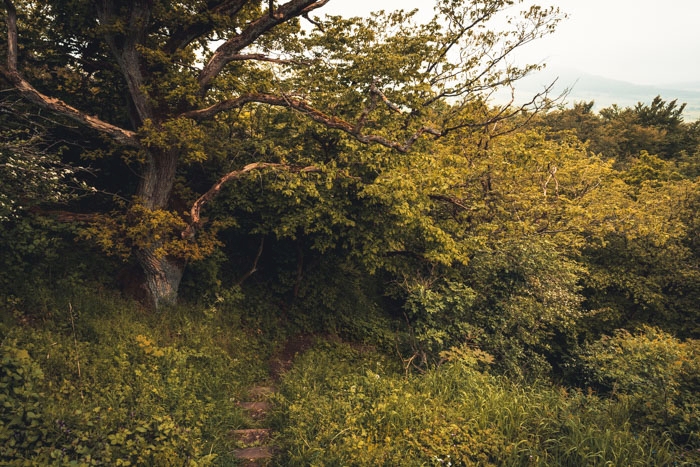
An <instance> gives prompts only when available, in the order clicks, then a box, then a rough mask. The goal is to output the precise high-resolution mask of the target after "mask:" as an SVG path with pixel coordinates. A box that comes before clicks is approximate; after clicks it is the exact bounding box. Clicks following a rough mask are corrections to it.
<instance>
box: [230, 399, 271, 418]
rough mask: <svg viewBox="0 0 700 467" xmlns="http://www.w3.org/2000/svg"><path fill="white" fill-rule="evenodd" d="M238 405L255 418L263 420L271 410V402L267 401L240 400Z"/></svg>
mask: <svg viewBox="0 0 700 467" xmlns="http://www.w3.org/2000/svg"><path fill="white" fill-rule="evenodd" d="M236 405H237V406H238V407H240V408H241V409H243V410H244V411H246V412H247V413H248V415H250V417H251V418H252V419H253V420H261V419H263V418H265V415H267V413H268V412H269V411H270V403H269V402H267V401H255V402H238V403H237V404H236Z"/></svg>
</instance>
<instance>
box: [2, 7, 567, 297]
mask: <svg viewBox="0 0 700 467" xmlns="http://www.w3.org/2000/svg"><path fill="white" fill-rule="evenodd" d="M328 1H329V0H288V1H286V2H276V1H274V0H269V1H261V0H183V1H172V0H124V1H122V0H119V1H117V0H98V1H88V0H47V1H42V2H33V1H25V0H17V1H14V2H13V1H12V0H4V5H5V22H6V26H7V35H6V50H7V52H6V61H5V65H4V66H2V67H0V76H2V78H3V79H4V80H5V81H6V82H7V83H9V85H10V87H11V88H12V90H13V92H14V93H16V94H18V95H20V96H22V97H23V98H24V99H25V100H26V101H29V102H30V103H31V104H32V105H34V106H36V107H38V108H43V109H47V110H49V111H51V112H52V113H53V114H54V115H55V116H56V118H58V119H63V121H66V120H70V121H77V122H79V123H80V124H81V125H82V126H83V127H84V128H85V129H86V131H88V132H90V133H91V134H98V135H102V137H106V139H107V140H108V141H109V142H110V143H109V144H110V145H111V146H109V147H108V146H105V148H106V149H104V150H102V151H100V152H99V154H101V155H102V156H103V157H109V156H110V155H111V156H112V157H115V158H121V159H122V160H124V161H127V163H129V164H131V166H132V168H133V169H134V172H135V174H134V179H133V180H132V181H124V182H123V185H124V187H128V186H129V185H132V186H133V187H134V188H133V190H132V191H131V192H129V190H128V188H124V192H123V193H124V194H126V195H128V196H129V205H128V206H125V207H124V210H125V211H126V214H125V215H124V217H123V222H125V223H129V228H124V229H122V230H121V231H120V232H121V233H122V234H123V235H129V234H131V235H132V238H131V242H130V243H129V246H130V248H131V249H132V250H133V252H134V254H135V256H136V258H137V260H138V262H139V264H140V265H141V267H142V268H143V271H144V277H145V280H144V281H145V284H144V285H145V291H146V293H147V295H148V298H149V301H150V302H151V304H152V305H154V306H158V305H159V304H160V303H165V302H171V301H173V300H175V299H176V297H177V292H178V287H179V283H180V279H181V277H182V274H183V270H184V266H185V263H186V260H187V259H188V258H189V257H194V256H198V255H199V256H201V254H202V251H201V250H206V248H204V247H202V248H200V250H199V251H198V253H196V254H195V253H192V251H193V248H194V249H195V250H196V248H195V247H191V245H197V243H198V242H201V241H202V240H201V239H202V235H203V233H204V232H205V222H204V218H203V216H202V215H201V214H202V210H203V209H204V208H205V207H206V205H207V204H208V203H211V201H212V200H213V199H214V198H215V197H216V196H217V195H218V194H219V193H220V191H221V190H222V187H223V186H224V185H225V184H227V183H228V182H230V181H232V180H236V179H239V178H241V177H243V176H244V175H245V174H247V173H250V172H254V171H261V170H274V171H288V172H295V173H309V172H317V171H322V170H329V169H328V166H330V165H332V164H329V161H328V160H327V157H328V155H327V154H325V155H324V156H323V157H320V156H319V157H316V158H315V157H314V156H313V154H311V155H309V154H305V155H304V157H301V156H298V157H297V156H294V155H293V153H294V151H293V150H289V151H288V153H289V157H286V156H285V157H282V156H280V155H279V154H276V153H275V151H270V150H265V149H264V148H263V149H260V148H251V147H250V146H246V145H245V144H241V139H246V138H249V137H251V136H250V133H246V132H245V131H237V130H236V129H237V128H238V129H240V127H244V126H247V125H248V126H249V123H250V119H251V118H252V117H251V114H252V113H254V112H258V111H259V110H260V109H264V108H267V109H273V110H274V112H275V113H274V114H272V113H270V114H269V115H271V116H272V117H270V122H273V121H277V122H278V123H279V122H280V121H282V123H279V124H278V130H279V131H278V133H279V134H278V137H279V138H281V139H284V138H285V135H284V129H285V128H289V127H290V125H289V122H287V123H285V122H284V121H283V120H284V118H287V120H288V121H289V119H292V116H293V115H299V116H303V117H304V119H305V120H306V121H307V122H310V123H311V124H312V125H316V126H317V127H319V128H325V129H326V130H324V131H327V132H331V133H335V134H336V136H334V137H338V136H337V135H341V136H342V138H345V139H347V140H349V141H355V142H356V143H359V144H362V145H366V146H372V147H383V148H386V149H387V150H390V151H394V152H396V153H407V152H409V151H411V150H412V147H414V146H415V145H416V143H417V142H420V141H424V140H425V139H426V138H438V137H442V136H445V135H447V134H449V133H450V132H452V131H454V130H456V129H460V128H490V129H491V130H493V125H494V124H496V123H497V122H499V121H501V120H503V119H506V118H509V117H511V116H514V115H517V114H519V113H520V111H521V110H523V107H527V108H533V107H534V108H537V107H538V106H540V105H542V103H543V101H544V99H543V96H542V95H538V96H536V97H535V98H534V99H533V100H532V101H531V102H529V103H527V104H525V105H524V106H522V107H520V108H513V107H510V106H504V107H502V108H496V109H488V107H486V106H484V102H485V99H487V98H488V96H489V95H490V94H491V93H493V92H494V91H495V90H497V89H499V88H501V87H508V86H512V83H513V82H514V81H515V80H517V79H519V78H521V77H522V76H524V75H525V74H526V73H528V72H529V71H531V70H532V69H533V68H534V67H533V66H524V67H517V66H513V65H512V64H511V63H509V60H508V57H509V56H510V55H511V52H512V51H513V50H514V49H516V48H518V47H520V46H522V45H523V44H526V43H528V42H530V41H532V40H534V39H535V38H537V37H539V36H541V35H543V34H546V33H549V32H551V31H552V29H553V27H554V25H555V24H556V22H557V21H558V18H559V15H558V12H557V11H556V10H554V9H542V8H539V7H532V8H530V9H528V10H526V11H523V12H519V14H518V15H516V16H515V17H513V18H511V21H508V22H507V24H509V25H510V26H509V27H510V28H511V29H508V30H504V31H500V32H499V31H495V30H493V29H492V28H489V25H490V24H492V23H491V22H492V20H493V19H494V18H495V17H496V16H498V15H504V14H507V13H508V9H509V8H510V7H511V6H512V5H513V4H514V3H520V2H515V1H513V0H483V1H476V0H472V1H458V0H439V1H438V2H437V4H436V10H435V11H436V15H435V18H434V19H433V20H432V21H430V22H429V23H427V24H422V25H419V24H415V23H414V21H413V19H412V18H413V14H412V13H404V12H397V13H392V14H381V15H374V16H372V17H370V18H368V19H359V18H353V19H343V18H339V17H330V18H327V19H319V18H318V17H315V18H311V17H310V14H312V13H316V10H318V9H319V8H321V7H323V6H324V5H325V4H327V3H328ZM503 24H506V22H505V21H504V22H503ZM484 109H488V111H485V110H484ZM285 112H291V113H285ZM284 115H287V117H284ZM280 119H281V120H280ZM271 124H272V123H271ZM222 128H228V129H229V130H230V131H229V133H228V137H225V136H222ZM289 137H290V138H291V136H289ZM323 137H324V138H326V137H327V133H326V134H325V135H324V136H323ZM271 146H274V144H272V145H271ZM303 150H304V148H300V149H299V151H303ZM237 151H239V152H240V151H243V152H246V157H245V158H236V157H235V154H236V153H237ZM93 156H94V154H93ZM213 158H218V159H219V160H221V159H226V158H228V160H229V163H228V165H227V164H219V166H218V168H217V173H218V175H217V176H216V178H215V180H214V183H213V184H212V185H211V186H206V185H205V184H204V183H203V182H202V177H201V173H197V172H196V171H194V172H193V171H188V170H187V168H188V167H190V166H191V164H193V163H194V162H196V163H200V164H202V165H206V162H207V161H208V160H211V159H213ZM237 164H240V165H237ZM223 167H227V170H221V168H223ZM346 169H347V167H346ZM110 173H111V172H109V171H107V172H105V174H106V175H105V176H106V177H109V176H110ZM345 173H347V175H349V176H352V174H351V173H349V172H348V171H347V170H345ZM197 175H199V177H198V176H197ZM209 175H211V174H209ZM205 178H206V177H205ZM110 183H111V184H112V185H115V180H110ZM183 193H184V194H183ZM118 228H119V226H116V227H115V229H117V230H118ZM188 245H189V246H188Z"/></svg>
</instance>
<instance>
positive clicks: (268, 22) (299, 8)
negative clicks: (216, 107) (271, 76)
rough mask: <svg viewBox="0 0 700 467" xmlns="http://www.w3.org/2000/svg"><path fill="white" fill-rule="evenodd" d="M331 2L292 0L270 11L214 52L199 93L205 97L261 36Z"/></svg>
mask: <svg viewBox="0 0 700 467" xmlns="http://www.w3.org/2000/svg"><path fill="white" fill-rule="evenodd" d="M328 1H329V0H290V1H289V2H287V3H285V4H283V5H281V6H280V7H279V8H278V9H277V10H276V11H274V12H272V11H270V12H269V14H264V15H262V16H261V17H260V18H258V19H257V20H255V21H253V22H251V23H250V24H248V26H247V27H246V28H245V29H244V30H243V31H242V32H241V33H240V34H238V35H237V36H235V37H232V38H230V39H229V40H227V41H226V42H224V43H223V44H221V46H219V48H218V49H216V52H214V55H212V57H211V58H210V59H209V62H207V64H206V65H205V66H204V68H202V71H201V72H200V74H199V88H200V90H199V92H200V95H204V93H205V92H206V90H207V89H208V88H209V86H210V85H211V82H212V80H213V79H214V78H215V77H216V76H217V75H218V74H219V73H220V72H221V70H222V69H223V68H224V67H225V66H226V65H227V64H228V63H230V62H231V61H232V60H233V58H232V57H235V56H236V55H238V54H239V52H240V51H241V50H243V49H244V48H245V47H247V46H249V45H251V44H252V43H253V42H255V40H257V39H258V38H259V37H260V36H262V35H263V34H265V33H266V32H268V31H270V30H271V29H272V28H274V27H275V26H277V25H279V24H282V23H284V22H286V21H289V20H290V19H292V18H295V17H297V16H301V15H303V14H307V13H308V12H310V11H313V10H315V9H317V8H320V7H322V6H323V5H325V4H326V3H328Z"/></svg>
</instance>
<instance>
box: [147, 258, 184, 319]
mask: <svg viewBox="0 0 700 467" xmlns="http://www.w3.org/2000/svg"><path fill="white" fill-rule="evenodd" d="M136 258H137V259H138V262H139V264H140V265H141V268H142V269H143V273H144V282H145V284H144V288H145V293H146V301H147V305H149V306H150V307H152V308H154V309H157V308H159V307H161V306H162V305H172V304H174V303H175V302H176V301H177V294H178V289H179V287H180V280H181V279H182V274H183V272H184V264H183V263H182V262H180V261H177V260H175V259H173V258H170V257H167V256H165V257H163V256H158V255H156V254H154V249H152V248H141V249H139V250H138V251H137V252H136Z"/></svg>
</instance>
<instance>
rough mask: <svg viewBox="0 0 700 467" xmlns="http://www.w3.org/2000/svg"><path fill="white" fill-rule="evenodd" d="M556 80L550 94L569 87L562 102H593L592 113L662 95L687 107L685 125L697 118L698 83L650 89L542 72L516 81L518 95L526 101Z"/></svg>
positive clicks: (699, 112)
mask: <svg viewBox="0 0 700 467" xmlns="http://www.w3.org/2000/svg"><path fill="white" fill-rule="evenodd" d="M555 79H556V80H557V82H556V83H555V86H554V90H553V93H552V94H553V95H557V94H559V93H561V92H562V91H563V90H564V89H566V88H568V89H569V90H570V91H569V94H568V96H567V97H566V99H565V101H566V102H567V103H568V105H571V104H573V103H574V102H581V101H585V102H590V101H595V106H594V109H595V110H600V109H603V108H606V107H610V106H611V105H613V104H617V105H618V106H619V107H633V106H635V105H636V104H637V103H638V102H643V103H645V104H648V103H650V102H651V101H652V100H653V99H654V97H656V96H661V97H662V98H663V99H664V100H665V101H667V102H670V101H672V100H674V99H676V100H677V101H678V104H679V105H680V104H683V103H685V104H686V107H685V110H684V112H683V117H684V119H685V121H686V122H692V121H695V120H698V119H700V81H693V82H684V83H671V84H667V85H662V86H650V85H641V84H634V83H629V82H626V81H620V80H615V79H610V78H604V77H602V76H596V75H592V74H589V73H584V72H581V71H578V70H563V69H562V70H554V69H552V70H550V69H545V70H543V71H542V72H540V73H537V74H534V75H532V76H528V77H527V78H524V79H523V80H521V81H520V82H518V84H517V85H516V88H517V91H518V94H517V95H518V96H522V97H523V98H525V97H526V96H528V95H532V94H533V93H536V92H538V91H541V90H542V89H543V87H544V86H546V85H547V84H549V83H551V82H552V81H554V80H555Z"/></svg>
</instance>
